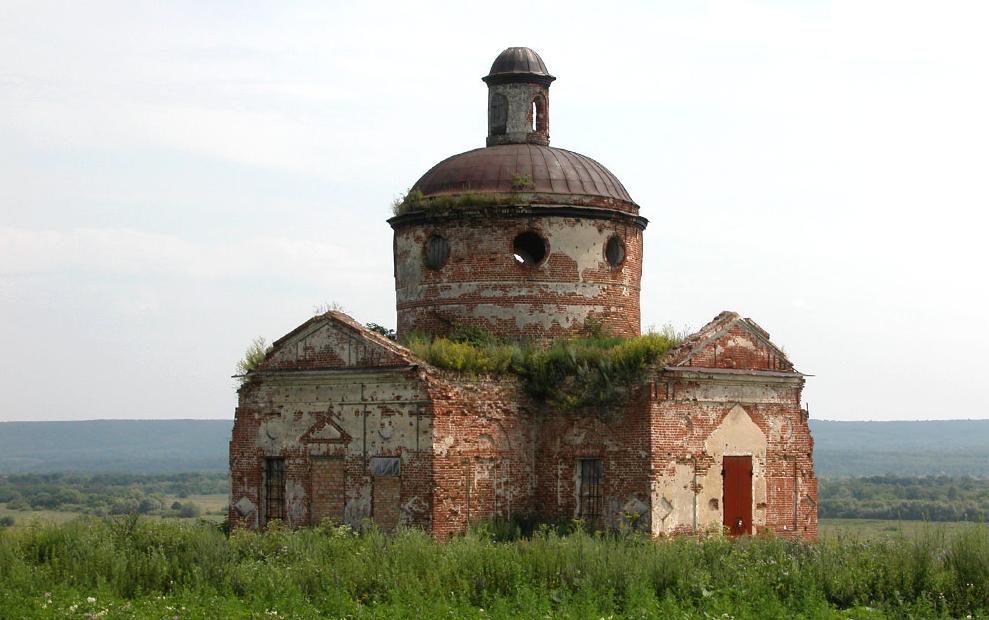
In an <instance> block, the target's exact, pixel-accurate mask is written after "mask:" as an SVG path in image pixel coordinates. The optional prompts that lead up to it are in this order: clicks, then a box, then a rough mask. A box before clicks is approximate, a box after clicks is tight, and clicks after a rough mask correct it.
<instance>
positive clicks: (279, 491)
mask: <svg viewBox="0 0 989 620" xmlns="http://www.w3.org/2000/svg"><path fill="white" fill-rule="evenodd" d="M264 507H265V510H264V515H265V523H267V522H268V521H271V520H272V519H283V520H284V519H285V459H280V458H270V459H265V467H264Z"/></svg>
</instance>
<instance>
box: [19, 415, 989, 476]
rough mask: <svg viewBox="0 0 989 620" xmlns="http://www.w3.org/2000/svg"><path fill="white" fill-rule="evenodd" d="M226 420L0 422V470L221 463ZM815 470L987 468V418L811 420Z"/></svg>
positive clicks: (163, 468)
mask: <svg viewBox="0 0 989 620" xmlns="http://www.w3.org/2000/svg"><path fill="white" fill-rule="evenodd" d="M232 425H233V422H232V421H231V420H91V421H85V422H0V472H4V473H13V472H54V471H91V472H96V471H116V472H128V473H156V472H185V471H224V470H226V468H227V449H228V442H229V441H230V429H231V427H232ZM811 431H812V432H813V434H814V442H815V445H814V457H815V460H816V465H817V472H818V475H820V476H824V477H841V476H870V475H883V474H893V475H897V476H929V475H952V476H965V475H971V476H989V420H950V421H938V422H831V421H827V420H811Z"/></svg>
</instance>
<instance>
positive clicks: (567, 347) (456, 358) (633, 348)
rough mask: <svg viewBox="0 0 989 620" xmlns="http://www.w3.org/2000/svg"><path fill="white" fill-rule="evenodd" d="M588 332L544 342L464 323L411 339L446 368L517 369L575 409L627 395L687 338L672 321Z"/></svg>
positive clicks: (535, 389)
mask: <svg viewBox="0 0 989 620" xmlns="http://www.w3.org/2000/svg"><path fill="white" fill-rule="evenodd" d="M585 333H586V335H583V336H572V337H564V338H558V339H556V340H554V341H553V342H552V343H551V344H550V345H549V346H546V347H539V346H536V345H533V344H532V343H527V342H521V343H519V342H514V343H513V342H503V341H499V340H497V339H496V338H494V337H493V336H491V335H490V334H489V333H487V332H485V331H484V330H481V329H479V328H460V329H457V330H455V331H454V332H453V333H451V334H450V336H449V337H437V338H432V337H430V336H428V335H425V334H422V333H414V334H411V335H410V336H409V337H408V338H406V342H405V344H406V346H408V347H409V349H411V350H412V352H413V353H415V354H416V355H417V356H418V357H421V358H422V359H424V360H426V361H427V362H429V363H430V364H432V365H434V366H436V367H438V368H442V369H445V370H453V371H457V372H470V373H494V374H509V373H510V374H514V375H517V376H518V377H520V378H521V379H522V385H523V387H524V388H525V390H526V392H528V393H529V394H530V395H531V396H533V397H535V398H538V399H539V400H542V401H545V402H546V403H548V404H549V405H550V406H552V407H554V408H556V409H559V410H564V411H570V410H575V409H582V408H586V407H596V408H605V409H607V408H608V407H609V406H611V405H615V404H617V403H619V402H621V401H623V400H624V399H625V397H626V396H628V394H629V393H630V391H631V389H632V388H633V387H634V386H635V384H636V383H637V382H638V381H639V380H640V379H641V378H642V377H643V375H644V374H645V371H646V369H647V368H648V367H649V366H650V365H651V364H653V363H655V362H658V361H659V360H660V359H662V357H663V356H665V355H666V353H667V352H669V351H670V349H672V348H673V347H675V346H676V345H678V344H679V343H680V342H682V341H683V336H682V335H681V334H678V333H676V332H675V331H674V330H673V329H672V328H671V327H669V326H667V327H664V328H663V329H662V330H661V331H659V332H649V333H646V334H643V335H642V336H636V337H633V338H620V337H615V336H609V335H607V334H605V333H604V330H603V329H602V328H601V327H600V325H596V324H591V325H589V326H588V328H587V329H585Z"/></svg>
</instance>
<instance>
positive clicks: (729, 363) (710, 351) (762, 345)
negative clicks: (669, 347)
mask: <svg viewBox="0 0 989 620" xmlns="http://www.w3.org/2000/svg"><path fill="white" fill-rule="evenodd" d="M671 365H672V366H677V367H691V368H723V369H736V370H757V371H775V372H796V371H795V370H794V368H793V363H792V362H790V360H789V359H787V357H786V353H784V352H783V350H782V349H780V348H779V347H777V346H776V345H775V344H773V343H772V341H771V340H770V339H769V333H768V332H766V330H764V329H762V328H761V327H759V325H758V324H756V322H755V321H753V320H752V319H748V318H742V317H741V316H739V315H738V314H737V313H735V312H722V313H721V314H719V315H718V316H717V317H715V319H714V320H713V321H711V322H710V323H708V324H707V325H705V326H704V327H702V328H701V329H700V330H699V331H698V332H696V333H695V334H692V335H691V336H690V337H688V338H687V340H686V341H685V342H684V343H683V344H682V345H680V347H679V348H678V349H677V350H676V351H675V352H674V355H673V358H672V363H671Z"/></svg>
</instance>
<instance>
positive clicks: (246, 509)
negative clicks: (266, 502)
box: [234, 497, 257, 517]
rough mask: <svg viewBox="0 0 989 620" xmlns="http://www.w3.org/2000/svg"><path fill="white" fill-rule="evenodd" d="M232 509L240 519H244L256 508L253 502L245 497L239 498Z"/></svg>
mask: <svg viewBox="0 0 989 620" xmlns="http://www.w3.org/2000/svg"><path fill="white" fill-rule="evenodd" d="M234 508H235V509H236V510H237V512H238V513H239V514H240V516H242V517H246V516H248V515H249V514H251V513H252V512H254V511H255V510H257V506H255V505H254V502H252V501H251V500H250V499H249V498H247V497H242V498H240V500H238V501H237V503H236V504H234Z"/></svg>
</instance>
